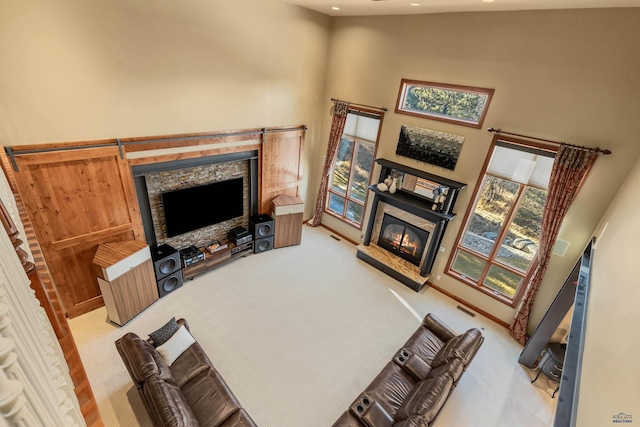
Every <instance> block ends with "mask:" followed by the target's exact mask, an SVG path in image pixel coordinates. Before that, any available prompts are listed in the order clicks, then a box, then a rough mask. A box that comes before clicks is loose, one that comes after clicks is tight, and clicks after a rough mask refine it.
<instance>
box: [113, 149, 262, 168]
mask: <svg viewBox="0 0 640 427" xmlns="http://www.w3.org/2000/svg"><path fill="white" fill-rule="evenodd" d="M163 148H168V147H163ZM259 148H260V144H251V145H239V146H235V147H224V148H215V149H210V150H198V151H189V152H183V153H174V154H164V155H157V156H149V157H138V158H134V159H127V161H128V162H129V166H130V167H133V166H141V165H150V164H154V163H163V162H173V161H176V160H186V159H195V158H200V157H208V156H218V155H221V154H230V153H239V152H242V151H254V150H258V149H259ZM125 151H126V152H130V150H129V148H125Z"/></svg>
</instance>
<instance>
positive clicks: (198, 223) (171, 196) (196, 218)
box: [161, 178, 244, 237]
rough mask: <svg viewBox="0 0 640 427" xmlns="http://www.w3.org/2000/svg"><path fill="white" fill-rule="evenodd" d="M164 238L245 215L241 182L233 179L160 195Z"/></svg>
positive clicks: (242, 181)
mask: <svg viewBox="0 0 640 427" xmlns="http://www.w3.org/2000/svg"><path fill="white" fill-rule="evenodd" d="M161 198H162V207H163V209H164V221H165V225H166V228H167V237H174V236H178V235H180V234H184V233H187V232H189V231H193V230H197V229H199V228H203V227H207V226H209V225H213V224H217V223H219V222H222V221H227V220H229V219H233V218H237V217H239V216H242V215H244V180H243V179H242V178H234V179H229V180H226V181H219V182H214V183H211V184H205V185H198V186H195V187H188V188H183V189H180V190H173V191H167V192H165V193H162V194H161Z"/></svg>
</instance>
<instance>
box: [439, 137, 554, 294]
mask: <svg viewBox="0 0 640 427" xmlns="http://www.w3.org/2000/svg"><path fill="white" fill-rule="evenodd" d="M492 148H493V149H492V150H491V152H490V154H489V156H490V157H489V161H488V162H487V163H488V164H487V166H486V169H485V172H484V173H483V175H482V177H481V179H480V182H479V183H478V186H477V187H476V193H475V194H474V203H473V204H472V206H471V207H470V209H469V211H468V212H467V216H466V218H465V222H464V227H463V228H462V231H461V233H460V235H459V236H458V241H457V246H456V247H455V249H454V251H453V252H452V255H451V258H450V259H449V265H448V267H447V271H446V272H447V274H449V275H451V276H453V277H456V278H457V279H459V280H461V281H463V282H464V283H466V284H469V285H471V286H474V287H476V288H478V289H479V290H481V291H482V292H485V293H487V294H489V295H492V296H493V297H495V298H496V299H498V300H500V301H503V302H505V303H508V304H510V305H512V306H515V303H516V302H517V300H518V298H519V296H520V295H519V292H518V291H519V290H520V285H521V284H522V283H523V282H524V280H525V278H526V277H527V276H528V274H529V272H530V267H531V261H532V260H533V259H534V258H535V255H536V252H537V250H538V244H539V242H540V229H541V224H542V213H543V211H544V204H545V201H546V197H547V186H548V184H549V178H550V176H551V168H552V167H553V156H554V155H555V149H554V148H547V147H541V146H537V147H534V146H531V145H528V144H526V143H524V142H521V141H520V142H516V141H510V140H505V139H500V140H498V139H497V137H496V138H495V139H494V144H493V145H492Z"/></svg>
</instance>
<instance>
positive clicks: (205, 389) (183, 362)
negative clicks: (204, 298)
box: [115, 319, 255, 427]
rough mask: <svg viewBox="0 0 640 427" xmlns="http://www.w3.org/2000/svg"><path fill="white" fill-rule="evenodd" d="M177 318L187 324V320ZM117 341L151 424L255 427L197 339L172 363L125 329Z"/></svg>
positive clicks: (181, 323) (180, 322)
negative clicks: (167, 361)
mask: <svg viewBox="0 0 640 427" xmlns="http://www.w3.org/2000/svg"><path fill="white" fill-rule="evenodd" d="M177 322H178V324H180V325H184V326H185V327H186V328H187V329H189V325H188V324H187V322H186V320H184V319H180V320H178V321H177ZM115 344H116V348H117V349H118V352H119V353H120V356H121V357H122V360H123V361H124V364H125V365H126V367H127V369H128V371H129V374H130V375H131V378H132V379H133V382H134V383H135V384H136V386H137V388H138V391H139V392H140V394H141V396H142V399H143V401H144V402H145V404H146V407H147V409H148V410H149V414H150V415H151V418H152V420H153V424H154V425H156V426H163V427H168V426H175V427H182V426H185V427H186V426H190V427H195V426H207V427H252V426H253V427H255V423H254V422H253V420H252V419H251V417H250V416H249V414H247V412H246V411H245V410H244V409H243V408H242V407H241V406H240V403H239V402H238V400H237V399H236V398H235V396H234V395H233V393H232V392H231V390H230V389H229V387H228V386H227V384H226V383H225V382H224V380H223V379H222V377H221V376H220V374H219V373H218V371H216V370H215V368H214V367H213V365H212V364H211V361H210V360H209V358H208V357H207V355H206V354H205V353H204V351H203V350H202V348H201V347H200V345H199V344H198V343H197V342H195V343H194V344H192V345H191V346H190V347H189V348H188V349H187V350H186V351H185V352H184V353H182V354H181V355H180V357H178V358H177V359H176V360H175V361H174V362H173V363H172V364H171V366H169V365H167V363H166V361H165V360H164V358H163V357H162V356H161V355H160V353H158V351H156V349H155V347H154V346H153V345H152V340H151V339H149V340H144V339H142V338H140V337H139V336H137V335H136V334H134V333H132V332H129V333H127V334H126V335H124V336H123V337H122V338H120V339H119V340H117V341H116V343H115Z"/></svg>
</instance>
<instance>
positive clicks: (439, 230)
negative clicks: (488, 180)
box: [357, 159, 466, 291]
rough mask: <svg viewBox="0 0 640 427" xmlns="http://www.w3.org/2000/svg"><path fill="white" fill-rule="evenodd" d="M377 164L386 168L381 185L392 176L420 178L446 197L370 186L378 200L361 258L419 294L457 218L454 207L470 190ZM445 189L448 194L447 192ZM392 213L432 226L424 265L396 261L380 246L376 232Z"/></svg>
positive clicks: (427, 175)
mask: <svg viewBox="0 0 640 427" xmlns="http://www.w3.org/2000/svg"><path fill="white" fill-rule="evenodd" d="M376 162H377V163H378V164H380V165H381V167H382V169H381V172H380V179H379V182H382V181H383V180H384V179H385V178H386V177H387V176H390V175H391V176H393V177H396V178H397V179H398V180H399V181H404V182H415V181H416V180H417V179H422V180H423V182H426V183H427V184H428V185H430V186H432V187H433V188H437V189H438V191H439V192H441V193H440V194H442V196H440V197H439V198H438V197H437V196H433V197H428V196H427V195H425V194H424V193H423V194H418V193H417V192H414V191H410V190H411V189H410V188H409V189H407V188H400V189H399V190H397V191H396V192H394V193H391V192H389V191H381V190H380V189H378V186H377V185H371V186H369V190H371V191H372V192H373V194H374V199H373V203H372V207H371V215H370V216H369V223H368V226H367V230H366V233H365V236H364V240H363V242H362V244H361V245H359V246H358V253H357V256H358V258H360V259H362V260H364V261H366V262H367V263H369V264H371V265H373V266H374V267H376V268H378V269H379V270H381V271H383V272H385V273H386V274H388V275H390V276H392V277H394V278H395V279H397V280H399V281H400V282H402V283H404V284H405V285H407V286H408V287H410V288H412V289H413V290H415V291H419V290H421V289H422V288H423V287H424V286H425V285H426V283H427V280H428V279H429V274H430V273H431V269H432V268H433V264H434V262H435V259H436V256H437V254H438V249H439V248H440V243H441V242H442V238H443V236H444V232H445V230H446V227H447V224H448V223H449V221H451V220H452V219H453V218H455V216H456V215H455V213H453V207H454V204H455V201H456V199H457V197H458V193H459V191H460V190H462V189H463V188H465V187H466V184H463V183H461V182H457V181H453V180H450V179H447V178H444V177H440V176H437V175H434V174H430V173H428V172H423V171H420V170H418V169H414V168H411V167H408V166H404V165H401V164H399V163H395V162H392V161H390V160H385V159H377V160H376ZM414 188H415V187H414ZM444 188H446V191H444V193H443V192H442V190H443V189H444ZM388 210H393V211H395V212H401V213H402V214H403V215H406V216H407V218H413V221H414V222H421V223H427V224H429V227H430V233H431V236H430V239H429V244H428V247H427V248H426V249H425V253H424V256H423V262H422V263H421V265H419V266H414V265H410V263H408V262H406V261H405V260H402V259H396V258H399V257H396V255H393V254H391V253H390V252H388V251H386V250H385V249H383V248H381V247H379V246H378V245H377V240H376V239H377V237H378V236H377V235H376V232H380V230H379V228H380V219H381V216H382V215H384V213H385V212H386V211H388ZM405 221H406V219H405ZM409 222H411V221H409Z"/></svg>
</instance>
